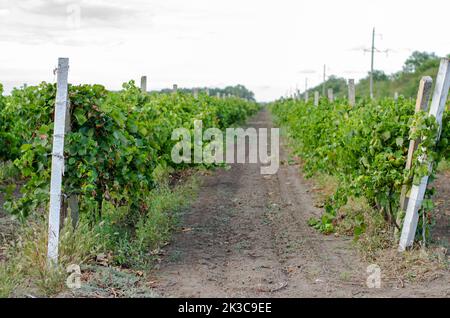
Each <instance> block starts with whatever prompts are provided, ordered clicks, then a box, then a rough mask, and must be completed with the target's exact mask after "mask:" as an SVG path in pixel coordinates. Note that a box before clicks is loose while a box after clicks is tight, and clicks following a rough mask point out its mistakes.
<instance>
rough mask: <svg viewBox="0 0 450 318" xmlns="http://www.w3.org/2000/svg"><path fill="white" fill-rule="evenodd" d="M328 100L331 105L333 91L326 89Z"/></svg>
mask: <svg viewBox="0 0 450 318" xmlns="http://www.w3.org/2000/svg"><path fill="white" fill-rule="evenodd" d="M328 100H329V101H330V102H331V103H332V102H333V101H334V95H333V89H332V88H329V89H328Z"/></svg>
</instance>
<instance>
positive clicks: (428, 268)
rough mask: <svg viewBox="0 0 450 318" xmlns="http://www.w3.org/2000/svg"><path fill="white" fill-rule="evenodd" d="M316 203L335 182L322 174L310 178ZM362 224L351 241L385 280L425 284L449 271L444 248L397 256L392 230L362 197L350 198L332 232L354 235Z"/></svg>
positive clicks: (413, 251) (332, 191)
mask: <svg viewBox="0 0 450 318" xmlns="http://www.w3.org/2000/svg"><path fill="white" fill-rule="evenodd" d="M312 182H313V184H314V185H315V187H314V193H315V197H316V200H317V201H318V202H323V201H324V200H325V199H326V198H327V197H328V196H329V195H332V194H333V193H334V192H335V190H336V188H337V186H338V182H337V180H336V179H335V178H334V177H332V176H327V175H323V174H319V175H316V176H314V177H313V178H312ZM359 223H364V227H365V231H364V233H363V234H361V235H359V236H358V237H357V239H355V246H356V247H357V249H358V252H359V255H360V257H361V258H362V259H363V260H364V261H365V262H367V263H375V264H377V265H379V266H380V267H381V269H382V271H383V276H384V277H385V279H386V280H387V281H389V282H391V283H394V284H396V285H398V286H403V285H404V284H405V283H419V282H429V281H432V280H435V279H438V278H439V277H441V276H442V275H446V274H447V275H448V271H449V269H450V265H449V258H448V255H447V249H446V248H444V247H442V246H428V247H427V249H426V250H424V249H421V248H419V247H415V248H414V249H412V250H410V251H407V252H405V253H399V252H398V251H397V243H396V242H395V239H394V229H393V228H392V227H391V226H390V225H389V224H388V223H387V222H386V221H385V220H384V218H383V216H382V215H381V214H380V213H378V212H377V211H375V210H373V209H372V208H371V207H370V206H369V205H368V204H367V202H366V201H365V200H364V199H363V198H350V199H349V201H348V203H347V204H346V205H345V206H343V207H342V208H341V209H340V210H339V212H338V215H337V225H336V231H337V233H338V234H339V235H346V236H354V228H355V226H357V225H359Z"/></svg>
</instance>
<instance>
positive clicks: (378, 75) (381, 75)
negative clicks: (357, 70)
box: [369, 70, 389, 81]
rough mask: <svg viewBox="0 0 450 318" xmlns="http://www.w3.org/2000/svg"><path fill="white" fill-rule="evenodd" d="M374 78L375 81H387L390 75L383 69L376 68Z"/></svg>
mask: <svg viewBox="0 0 450 318" xmlns="http://www.w3.org/2000/svg"><path fill="white" fill-rule="evenodd" d="M369 75H370V74H369ZM373 80H374V81H387V80H389V76H387V75H386V73H385V72H383V71H379V70H374V71H373Z"/></svg>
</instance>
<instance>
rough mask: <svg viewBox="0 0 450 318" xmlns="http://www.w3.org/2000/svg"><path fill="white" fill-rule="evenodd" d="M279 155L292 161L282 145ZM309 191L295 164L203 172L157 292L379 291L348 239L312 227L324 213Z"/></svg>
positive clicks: (255, 123) (262, 120)
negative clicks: (267, 172)
mask: <svg viewBox="0 0 450 318" xmlns="http://www.w3.org/2000/svg"><path fill="white" fill-rule="evenodd" d="M248 126H250V127H254V128H271V127H272V120H271V117H270V114H269V113H268V111H266V110H263V111H262V112H260V113H259V114H258V115H257V116H255V117H254V118H253V119H252V120H251V121H250V122H249V123H248ZM281 148H283V147H281ZM280 156H281V158H280V159H281V162H282V163H286V162H288V160H287V159H288V158H287V154H286V152H285V151H284V150H283V149H280ZM310 189H311V185H309V184H308V183H307V182H306V181H305V180H304V179H303V178H302V177H301V175H300V173H299V167H298V165H286V164H282V165H280V169H279V171H278V173H277V174H275V175H271V176H264V175H261V174H260V166H259V165H258V164H234V165H232V167H231V169H229V170H224V169H219V170H217V171H215V172H214V173H213V174H212V175H211V176H205V177H204V178H203V180H202V186H201V188H200V193H199V197H198V199H197V200H196V201H195V203H194V204H193V205H192V207H191V208H190V209H189V210H188V211H187V212H186V214H185V217H184V220H183V222H184V223H183V226H184V228H185V229H188V230H186V231H182V232H179V233H177V234H175V235H174V238H173V243H172V244H171V245H170V246H169V247H168V250H167V256H166V257H165V258H164V260H163V261H162V263H161V264H160V268H159V270H156V271H155V272H154V277H152V280H154V281H155V282H156V287H155V289H156V292H157V293H158V294H159V295H160V296H163V297H364V296H367V295H369V294H372V295H373V294H376V293H380V292H382V290H378V291H375V290H373V289H369V288H367V286H366V279H367V275H368V274H367V273H366V268H367V265H368V264H362V263H361V262H360V261H359V258H358V256H357V255H356V252H355V250H354V248H353V247H352V244H351V239H348V240H345V239H343V238H336V237H334V236H331V237H327V236H323V235H322V234H319V233H317V232H316V231H315V230H313V229H311V228H310V227H309V226H308V224H307V221H308V219H309V218H311V217H312V216H315V217H317V216H319V215H320V214H321V212H322V211H321V210H320V209H318V208H315V207H314V202H313V197H312V194H311V192H310ZM380 295H381V294H380ZM383 295H384V296H385V295H386V294H383ZM394 295H397V294H394ZM397 296H399V295H397Z"/></svg>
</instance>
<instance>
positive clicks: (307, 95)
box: [305, 91, 309, 103]
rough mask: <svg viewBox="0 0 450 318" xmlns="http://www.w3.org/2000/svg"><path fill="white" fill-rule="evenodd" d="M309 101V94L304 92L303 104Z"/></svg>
mask: <svg viewBox="0 0 450 318" xmlns="http://www.w3.org/2000/svg"><path fill="white" fill-rule="evenodd" d="M308 100H309V94H308V91H305V103H307V102H308Z"/></svg>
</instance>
